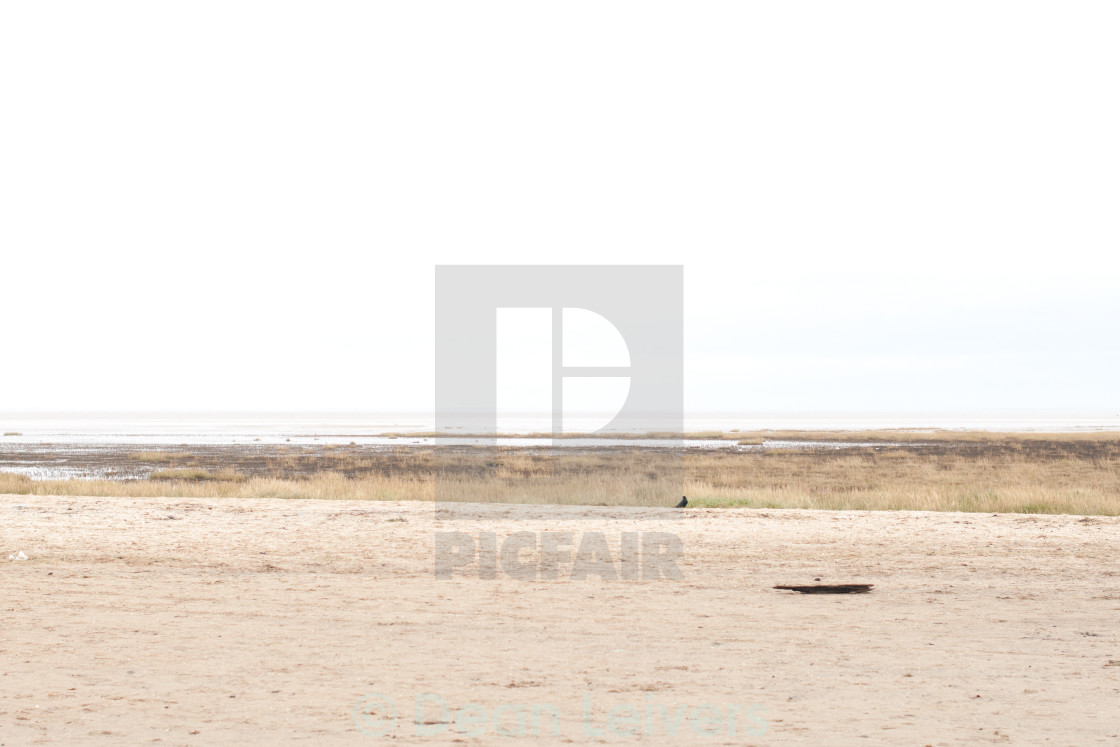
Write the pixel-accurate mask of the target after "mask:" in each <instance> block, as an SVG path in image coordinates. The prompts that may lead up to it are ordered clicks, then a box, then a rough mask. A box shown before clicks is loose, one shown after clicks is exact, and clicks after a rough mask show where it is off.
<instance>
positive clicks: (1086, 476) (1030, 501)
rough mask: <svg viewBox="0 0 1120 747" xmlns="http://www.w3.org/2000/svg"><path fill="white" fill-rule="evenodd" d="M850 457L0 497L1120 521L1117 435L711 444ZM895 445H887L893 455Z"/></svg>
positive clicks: (358, 458)
mask: <svg viewBox="0 0 1120 747" xmlns="http://www.w3.org/2000/svg"><path fill="white" fill-rule="evenodd" d="M719 435H720V437H721V438H724V439H735V440H742V441H746V442H747V443H751V444H753V443H755V442H756V440H757V442H761V441H763V440H766V439H777V438H780V439H795V440H807V441H859V442H863V443H875V444H879V445H878V446H872V447H861V448H850V449H820V448H813V449H758V448H752V449H747V450H741V451H740V450H698V449H648V448H645V449H643V448H631V447H612V448H604V449H591V450H589V449H578V450H576V449H557V450H553V451H541V450H532V451H531V450H525V449H513V448H497V449H494V448H473V449H472V448H469V447H464V448H452V447H425V448H419V447H394V448H389V449H385V448H380V449H371V448H363V447H357V446H349V447H347V446H334V447H326V448H324V447H313V448H311V447H308V448H299V447H287V446H279V447H272V449H271V450H269V449H267V448H265V449H262V448H260V447H258V448H256V449H253V450H251V451H242V450H239V448H238V447H226V448H208V449H203V450H199V451H195V452H192V451H184V450H182V447H179V449H177V450H176V451H167V452H160V451H147V452H131V453H127V454H121V455H118V458H119V459H120V460H122V461H124V460H127V461H132V462H135V463H137V464H140V465H143V466H145V467H150V468H151V472H150V475H149V477H148V478H147V479H138V480H124V481H120V480H53V481H32V480H30V479H28V478H27V477H25V476H22V475H13V474H7V473H0V493H20V494H37V495H88V496H134V497H158V496H169V497H170V496H180V497H198V498H202V497H243V498H253V497H265V498H332V499H373V500H426V501H431V500H435V499H436V497H437V496H438V497H439V499H440V500H459V501H481V502H498V503H560V504H590V505H639V506H649V505H671V502H674V501H675V497H676V496H677V494H678V493H683V494H686V495H688V496H689V502H690V505H692V506H697V507H723V506H733V507H756V508H819V509H874V510H928V511H978V512H990V513H1006V512H1018V513H1063V514H1097V515H1118V514H1120V434H1115V433H1084V434H1073V435H1065V434H1061V435H1055V434H1015V435H1009V434H991V433H957V432H952V433H929V432H897V431H892V432H884V431H872V432H863V433H836V432H825V433H806V432H782V433H774V432H768V433H752V434H745V433H744V434H738V433H735V434H719ZM890 444H896V445H890Z"/></svg>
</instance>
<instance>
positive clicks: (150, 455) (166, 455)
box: [128, 451, 194, 464]
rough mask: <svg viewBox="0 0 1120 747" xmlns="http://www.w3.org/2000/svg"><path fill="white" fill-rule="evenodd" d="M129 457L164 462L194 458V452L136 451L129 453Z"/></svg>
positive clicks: (148, 462) (155, 462) (136, 459)
mask: <svg viewBox="0 0 1120 747" xmlns="http://www.w3.org/2000/svg"><path fill="white" fill-rule="evenodd" d="M128 458H129V459H131V460H132V461H134V462H143V463H145V464H160V463H162V462H173V461H179V460H182V459H193V458H194V454H191V453H190V452H189V451H136V452H133V453H131V454H129V455H128Z"/></svg>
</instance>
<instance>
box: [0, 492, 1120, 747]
mask: <svg viewBox="0 0 1120 747" xmlns="http://www.w3.org/2000/svg"><path fill="white" fill-rule="evenodd" d="M460 511H462V507H460ZM447 531H456V532H462V533H466V534H469V535H472V536H477V535H479V533H483V532H493V533H496V535H497V539H498V541H499V542H502V541H503V540H504V538H505V537H506V536H508V535H511V534H513V533H515V532H532V533H536V534H537V536H540V533H544V532H553V533H556V532H572V533H573V536H574V537H575V544H576V545H579V544H580V537H581V536H586V535H588V534H596V533H601V536H602V537H604V538H605V539H606V543H607V544H608V545H610V548H611V552H612V553H614V556H615V557H616V558H617V557H618V553H619V549H618V548H619V545H618V543H619V538H620V537H621V536H622V533H624V532H660V533H668V534H673V535H676V536H678V537H679V538H680V540H681V542H682V548H683V550H682V553H681V555H680V557H679V563H678V565H679V570H680V576H681V578H680V579H679V580H672V579H664V578H662V579H659V580H656V581H654V580H638V581H621V580H620V581H602V580H601V579H599V578H598V577H595V576H592V577H590V578H588V579H584V580H577V579H573V578H571V577H570V575H569V574H568V573H567V570H566V567H565V566H563V565H562V566H561V568H560V573H559V574H558V578H556V579H555V580H539V579H538V580H535V581H524V580H516V579H513V578H510V577H509V576H508V575H506V574H503V573H501V572H499V573H498V575H497V578H496V579H486V578H479V573H478V572H477V571H472V570H471V569H470V568H462V569H459V572H458V573H456V574H455V575H454V576H453V577H452V578H450V579H441V580H437V579H435V577H434V561H433V548H434V538H435V537H436V535H437V533H438V532H447ZM1118 546H1120V520H1118V519H1116V518H1107V517H1079V516H1037V515H1014V514H1000V515H994V516H993V515H986V514H974V513H970V514H961V513H922V512H828V511H807V510H747V509H722V510H691V509H686V510H683V511H672V510H664V509H649V508H621V507H615V508H606V507H584V506H568V507H563V506H524V507H522V506H509V505H479V506H477V507H472V509H471V512H470V513H469V515H468V516H467V518H465V519H464V520H460V521H454V522H449V521H440V520H437V518H436V516H435V514H434V511H433V506H432V505H431V504H425V503H418V502H372V501H370V502H366V501H327V500H268V499H182V498H173V499H146V498H145V499H132V498H79V497H54V496H0V553H2V555H0V565H2V567H0V574H2V575H3V580H2V582H0V625H2V628H3V634H2V636H0V662H2V664H0V743H2V744H4V745H21V744H76V743H87V744H88V743H100V744H125V743H127V744H138V743H161V744H176V745H178V744H214V743H240V744H245V743H263V742H269V743H278V744H286V743H307V744H376V743H381V742H385V741H390V740H391V741H392V742H395V743H404V744H423V743H431V744H444V743H467V744H492V743H495V742H499V743H500V742H504V741H514V740H516V739H518V737H517V736H503V735H518V734H520V735H522V736H521V741H524V742H525V743H546V744H552V743H556V744H563V743H589V742H590V743H598V742H611V743H618V742H621V743H627V742H631V743H637V742H646V743H659V744H665V743H682V742H684V743H697V742H704V743H712V744H759V745H764V744H892V745H895V744H913V745H927V744H928V745H956V744H964V743H967V744H988V743H996V744H999V743H1007V744H1078V745H1085V744H1115V743H1116V742H1117V740H1118V739H1120V708H1118V707H1117V704H1118V703H1120V625H1118V623H1117V620H1118V619H1120V614H1118V613H1120V561H1118V560H1117V557H1116V548H1117V547H1118ZM19 551H23V552H24V553H25V554H26V555H27V557H28V559H27V560H11V561H9V560H7V558H8V557H9V555H13V554H16V553H18V552H19ZM573 554H574V549H573ZM531 556H532V553H529V555H528V556H526V557H530V560H531ZM818 578H819V579H821V583H847V582H859V583H870V584H874V589H873V590H872V592H871V593H869V594H861V595H800V594H796V593H794V592H784V591H775V590H774V589H772V588H771V587H772V586H774V585H775V584H804V583H813V582H814V579H818ZM418 701H419V703H420V704H421V705H422V706H424V708H423V712H422V714H421V716H420V717H419V718H417V717H416V707H417V703H418ZM472 703H473V704H476V705H474V706H471V705H470V704H472ZM393 711H395V715H396V718H395V720H394V719H392V718H389V717H390V716H391V715H392V712H393ZM417 721H418V722H419V724H417V723H416V722H417ZM533 729H536V730H537V731H536V732H534V731H533ZM381 731H384V732H385V733H384V735H383V736H380V737H379V736H376V734H378V733H380V732H381ZM418 732H419V733H418ZM471 734H474V736H472V735H471Z"/></svg>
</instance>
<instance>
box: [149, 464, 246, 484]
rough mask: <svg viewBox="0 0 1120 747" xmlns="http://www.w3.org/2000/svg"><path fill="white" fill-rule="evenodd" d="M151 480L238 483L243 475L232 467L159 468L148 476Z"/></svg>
mask: <svg viewBox="0 0 1120 747" xmlns="http://www.w3.org/2000/svg"><path fill="white" fill-rule="evenodd" d="M149 479H151V480H175V481H178V482H201V481H207V482H231V483H239V482H244V481H245V476H244V475H241V474H239V473H238V472H237V470H233V469H223V470H220V471H218V472H211V471H210V470H205V469H196V468H190V467H187V468H181V469H161V470H156V471H155V472H153V473H152V474H151V477H150V478H149Z"/></svg>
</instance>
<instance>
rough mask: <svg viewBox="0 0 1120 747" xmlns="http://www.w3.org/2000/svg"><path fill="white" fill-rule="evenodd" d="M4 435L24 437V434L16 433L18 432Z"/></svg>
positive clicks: (9, 432)
mask: <svg viewBox="0 0 1120 747" xmlns="http://www.w3.org/2000/svg"><path fill="white" fill-rule="evenodd" d="M4 435H5V436H22V435H23V434H22V433H18V432H16V431H8V432H7V433H5V434H4Z"/></svg>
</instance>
